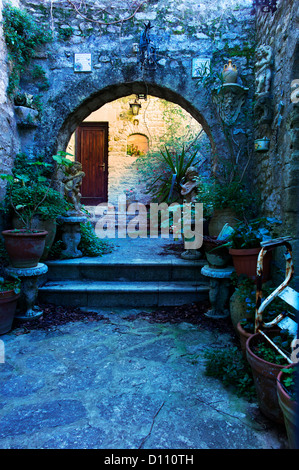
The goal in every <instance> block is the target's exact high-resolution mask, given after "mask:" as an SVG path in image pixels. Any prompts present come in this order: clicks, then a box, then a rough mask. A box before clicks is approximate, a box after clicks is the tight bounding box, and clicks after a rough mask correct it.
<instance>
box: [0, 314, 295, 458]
mask: <svg viewBox="0 0 299 470" xmlns="http://www.w3.org/2000/svg"><path fill="white" fill-rule="evenodd" d="M101 313H102V315H104V317H105V319H101V320H99V321H83V322H82V321H79V322H73V323H68V324H66V325H63V326H59V327H56V328H55V329H53V330H51V331H43V330H31V331H30V332H29V333H27V334H19V333H24V328H23V327H19V328H15V329H14V330H12V331H11V332H10V333H8V334H6V335H3V336H2V337H1V339H2V341H3V342H4V345H5V362H4V363H2V364H0V377H1V382H0V448H1V449H280V448H287V440H286V435H285V431H284V429H281V428H280V427H277V426H276V425H274V424H273V423H271V422H269V421H268V420H267V419H265V418H263V416H262V415H261V414H260V412H259V410H258V407H257V404H256V403H254V402H253V403H249V402H247V401H246V400H244V399H241V398H237V397H236V396H235V395H233V394H232V393H231V392H230V391H228V390H227V389H225V388H224V387H223V386H222V384H221V383H220V382H219V381H218V380H217V379H214V378H209V377H206V376H205V375H204V359H203V353H204V351H205V349H206V348H207V347H209V346H211V345H213V346H215V347H220V346H223V347H227V346H228V345H229V344H230V341H231V337H230V336H229V335H228V334H223V335H222V334H219V331H217V330H216V329H215V331H208V330H205V329H202V328H200V327H199V326H197V325H196V326H195V325H192V324H189V323H179V324H171V323H165V324H158V323H151V322H149V321H147V320H146V319H142V318H138V315H137V316H136V313H138V311H133V313H134V314H135V317H136V318H135V319H134V320H133V321H132V320H129V319H128V314H130V315H131V314H132V311H131V310H130V311H125V310H122V311H114V312H112V311H105V312H103V311H102V312H101Z"/></svg>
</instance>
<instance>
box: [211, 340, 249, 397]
mask: <svg viewBox="0 0 299 470" xmlns="http://www.w3.org/2000/svg"><path fill="white" fill-rule="evenodd" d="M205 359H206V364H205V367H206V370H205V373H206V375H207V376H209V377H215V378H218V379H219V380H221V382H222V383H223V385H224V386H226V387H231V388H232V390H233V391H234V392H235V393H236V394H237V396H239V397H241V396H242V397H244V398H247V399H252V398H254V397H255V393H256V392H255V386H254V381H253V377H252V372H251V368H250V366H249V364H248V362H247V361H246V360H245V359H244V357H243V354H242V352H241V351H240V350H239V349H238V348H237V347H234V346H231V347H229V348H225V349H212V348H211V349H208V350H207V351H206V353H205Z"/></svg>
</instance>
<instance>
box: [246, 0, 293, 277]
mask: <svg viewBox="0 0 299 470" xmlns="http://www.w3.org/2000/svg"><path fill="white" fill-rule="evenodd" d="M298 26H299V5H298V2H296V1H295V0H284V1H280V2H279V3H278V9H277V11H276V12H275V13H274V14H273V15H272V14H271V13H262V12H259V13H258V15H257V22H256V30H257V48H259V47H260V46H261V45H267V46H270V47H271V51H272V62H271V85H270V90H269V93H268V94H266V95H265V96H266V98H267V102H264V106H263V108H262V110H261V111H262V116H264V117H265V116H267V115H268V120H267V119H266V120H265V119H263V118H260V116H261V113H257V114H258V115H259V119H257V126H256V129H255V137H256V138H260V137H268V138H269V139H270V147H269V151H268V152H265V153H260V152H256V153H255V159H256V177H257V183H258V188H259V190H260V192H261V194H262V204H263V207H262V209H263V210H264V211H265V214H266V215H269V216H276V217H278V218H279V219H280V220H281V221H282V227H281V231H280V233H281V235H284V236H286V235H290V236H292V237H293V242H292V245H293V248H294V252H295V253H294V264H295V274H296V278H298V274H299V271H298V261H299V257H298V253H297V252H298V209H299V207H298V196H299V194H298V175H299V158H298V157H299V139H298V136H299V107H298V106H299V104H298V98H296V96H295V93H294V87H295V86H296V85H297V86H299V70H298V63H299V34H298V30H299V28H298ZM296 80H297V82H296ZM292 86H293V88H292ZM277 260H278V266H279V267H280V268H282V270H283V267H284V260H283V257H282V256H281V253H280V256H278V257H277ZM282 272H283V271H282Z"/></svg>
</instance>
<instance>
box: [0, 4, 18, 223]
mask: <svg viewBox="0 0 299 470" xmlns="http://www.w3.org/2000/svg"><path fill="white" fill-rule="evenodd" d="M14 5H16V6H17V5H18V2H16V1H15V2H14ZM8 72H9V68H8V63H7V50H6V44H5V41H4V37H3V29H2V0H0V116H1V118H0V172H3V173H10V172H11V169H12V168H13V164H14V157H15V155H16V153H17V152H18V150H19V145H20V143H19V137H18V132H17V128H16V121H15V115H14V108H13V104H12V102H11V101H10V100H9V99H8V97H7V93H6V89H7V85H8ZM4 196H5V183H4V181H1V180H0V201H1V200H2V199H3V197H4ZM2 224H3V221H2V220H1V217H0V228H1V227H2Z"/></svg>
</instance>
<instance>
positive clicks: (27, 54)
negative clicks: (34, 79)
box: [3, 4, 52, 96]
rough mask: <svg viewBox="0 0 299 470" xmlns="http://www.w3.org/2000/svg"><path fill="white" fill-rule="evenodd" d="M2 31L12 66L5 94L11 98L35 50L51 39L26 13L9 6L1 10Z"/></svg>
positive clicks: (48, 33)
mask: <svg viewBox="0 0 299 470" xmlns="http://www.w3.org/2000/svg"><path fill="white" fill-rule="evenodd" d="M3 31H4V38H5V42H6V45H7V48H8V53H9V59H10V61H11V64H12V67H11V72H10V77H9V83H8V89H7V92H8V94H9V95H10V96H12V95H14V94H15V92H16V90H17V89H18V88H19V84H20V76H21V74H22V73H23V72H24V71H25V70H26V68H27V67H28V65H29V63H30V60H31V59H32V57H33V56H34V53H35V51H36V49H37V48H38V47H39V46H41V45H42V44H45V43H47V42H49V41H51V40H52V37H51V34H50V32H49V31H48V30H46V29H44V28H42V27H41V26H40V25H39V24H37V23H36V22H35V21H34V19H33V18H32V17H31V16H30V15H29V14H28V13H27V12H26V11H23V10H20V9H19V8H16V7H13V6H11V5H10V4H7V5H5V7H4V9H3ZM35 73H36V71H35ZM39 74H41V71H40V70H39ZM42 75H43V74H42Z"/></svg>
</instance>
